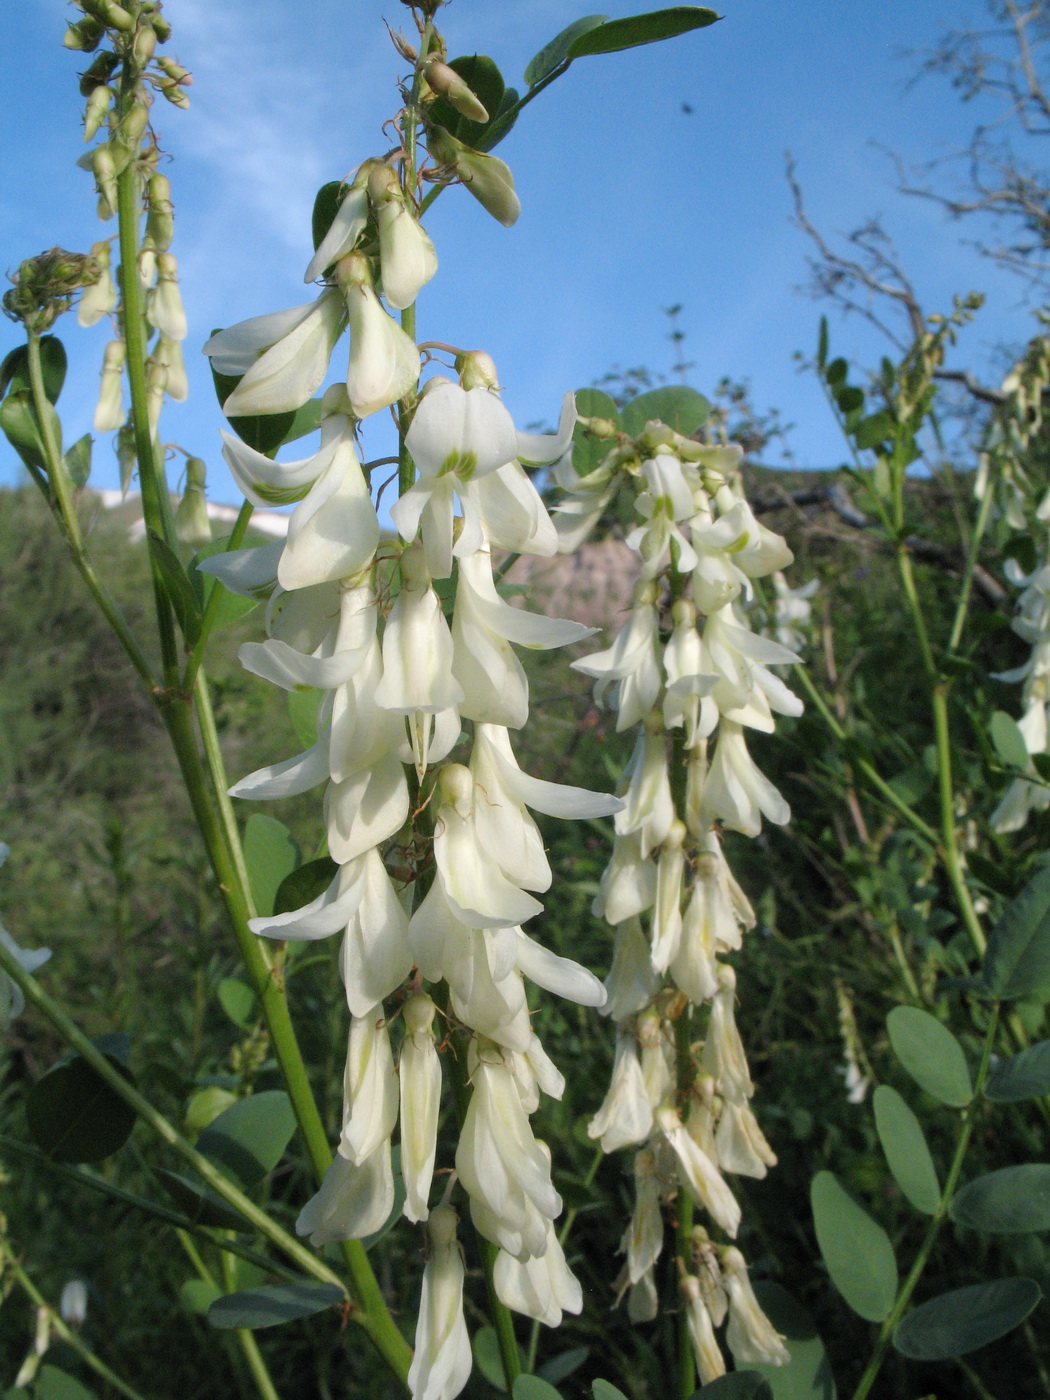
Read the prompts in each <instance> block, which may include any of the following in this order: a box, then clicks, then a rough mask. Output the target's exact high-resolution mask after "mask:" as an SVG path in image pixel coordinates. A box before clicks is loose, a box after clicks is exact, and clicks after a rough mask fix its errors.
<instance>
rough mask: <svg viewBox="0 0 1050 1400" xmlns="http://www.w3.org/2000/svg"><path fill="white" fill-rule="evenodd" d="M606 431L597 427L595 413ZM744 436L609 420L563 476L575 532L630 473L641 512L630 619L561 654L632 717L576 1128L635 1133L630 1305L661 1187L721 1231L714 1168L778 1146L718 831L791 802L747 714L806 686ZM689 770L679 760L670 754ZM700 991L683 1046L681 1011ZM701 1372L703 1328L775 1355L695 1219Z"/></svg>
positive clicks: (651, 1250) (736, 894)
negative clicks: (590, 1073) (591, 1089)
mask: <svg viewBox="0 0 1050 1400" xmlns="http://www.w3.org/2000/svg"><path fill="white" fill-rule="evenodd" d="M592 426H593V430H594V432H595V435H597V436H599V437H605V438H609V437H610V436H612V434H611V433H610V425H608V424H605V423H596V424H593V425H592ZM739 457H740V450H739V448H736V447H734V446H705V445H702V444H700V443H698V442H695V441H693V440H691V439H686V438H683V437H681V436H680V435H679V434H677V433H675V432H673V431H672V430H671V429H669V428H667V427H665V426H664V425H663V424H659V423H649V424H647V425H646V428H645V431H644V433H643V434H642V436H641V437H640V438H638V439H637V440H634V439H631V438H629V437H627V436H626V435H625V434H619V435H618V440H617V441H616V442H615V443H614V444H613V445H612V446H611V449H610V451H609V453H608V455H607V456H606V458H605V460H604V461H603V462H602V463H601V465H599V466H598V467H597V468H596V469H594V470H592V471H591V472H590V473H589V474H588V475H586V476H584V477H581V478H576V477H575V476H574V475H573V472H572V468H571V466H569V465H568V464H567V463H563V464H562V465H561V466H560V467H559V469H558V479H559V483H560V484H561V486H562V487H563V489H564V490H565V492H566V495H565V499H564V501H563V502H562V504H561V505H560V506H559V508H558V510H557V512H556V515H555V523H556V526H557V528H558V531H559V534H560V536H561V540H562V547H563V548H564V549H566V550H568V549H573V548H575V547H576V545H577V544H578V543H579V542H580V541H581V540H582V539H583V538H585V536H586V533H587V532H588V530H589V529H590V528H591V526H592V525H593V523H594V522H595V521H596V520H597V519H598V518H599V517H600V515H601V513H602V511H603V510H604V509H605V508H606V506H607V505H608V504H609V502H610V501H611V500H612V498H613V496H614V495H615V493H616V492H617V491H619V490H621V489H623V488H624V487H625V486H627V485H633V487H634V489H635V491H636V492H637V495H636V500H635V509H636V513H637V515H638V517H639V518H640V523H639V524H638V525H637V527H636V528H635V529H634V530H633V532H632V533H631V534H629V535H628V537H627V543H628V544H629V545H630V546H631V547H632V548H633V549H634V550H636V551H637V553H638V554H639V555H640V557H641V561H642V567H641V578H640V579H639V582H638V583H637V585H636V587H635V592H634V601H633V607H632V609H631V613H630V616H629V618H628V620H627V622H626V624H625V625H624V627H623V628H622V630H621V631H620V633H619V635H618V636H617V637H616V639H615V641H614V642H613V644H612V646H611V647H609V648H608V649H607V650H606V651H603V652H599V653H598V654H597V655H594V656H590V657H587V658H586V659H584V660H578V661H575V662H574V663H573V665H574V666H575V667H576V668H577V669H578V670H580V671H582V672H583V673H584V674H586V675H588V676H592V677H594V679H595V681H596V688H595V694H596V697H597V699H598V700H599V701H603V700H604V701H605V702H606V703H607V704H609V706H610V708H612V709H613V710H615V712H616V716H617V718H616V727H617V729H618V730H620V731H625V730H633V731H634V732H635V734H636V740H635V746H634V752H633V754H632V756H631V759H630V761H629V763H628V765H627V768H626V769H625V771H624V774H623V778H622V780H621V786H620V789H619V791H620V792H621V795H622V796H623V799H624V808H623V810H622V811H621V812H619V813H618V814H617V816H616V820H615V833H616V834H615V838H614V842H613V851H612V856H611V859H610V861H609V864H608V866H607V868H606V870H605V873H604V875H603V877H602V881H601V886H600V889H599V893H598V895H597V898H596V899H595V903H594V911H595V913H596V914H597V915H599V916H600V917H603V918H604V919H606V920H607V921H608V922H609V923H610V924H611V925H612V926H613V928H614V929H615V940H614V951H613V960H612V968H611V971H610V973H609V977H608V979H607V981H606V988H607V991H608V1001H607V1002H606V1006H605V1013H606V1014H607V1015H608V1016H610V1017H611V1019H612V1020H613V1021H614V1022H615V1023H616V1026H617V1039H616V1054H615V1062H614V1066H613V1072H612V1082H611V1085H610V1088H609V1092H608V1094H607V1095H606V1098H605V1101H604V1103H603V1104H602V1105H601V1107H600V1109H599V1110H598V1112H597V1113H596V1115H595V1117H594V1118H593V1120H592V1122H591V1124H590V1127H589V1132H590V1135H591V1136H592V1137H594V1138H597V1139H600V1141H601V1145H602V1147H603V1148H604V1150H605V1151H606V1152H611V1151H614V1150H615V1149H616V1148H619V1147H627V1146H631V1147H634V1148H635V1157H634V1178H635V1193H636V1194H635V1200H636V1204H635V1209H634V1213H633V1215H632V1217H631V1220H630V1223H629V1224H628V1226H627V1229H626V1230H625V1232H624V1236H623V1240H622V1242H621V1250H622V1252H623V1253H624V1254H625V1255H626V1263H625V1266H624V1269H623V1272H622V1274H621V1276H620V1280H619V1289H620V1295H621V1296H622V1294H623V1293H624V1292H626V1291H628V1290H629V1297H628V1304H627V1306H628V1312H629V1314H630V1317H631V1318H632V1320H634V1321H644V1320H648V1319H651V1318H652V1317H654V1316H655V1315H656V1312H657V1309H658V1296H657V1288H656V1283H655V1278H654V1266H655V1264H656V1262H657V1259H658V1258H659V1256H660V1254H661V1252H662V1249H663V1244H664V1224H663V1218H662V1214H661V1202H663V1201H669V1200H670V1199H671V1198H673V1197H674V1196H675V1195H676V1193H677V1192H678V1191H679V1190H684V1191H685V1192H687V1193H688V1195H689V1197H691V1198H692V1200H693V1201H694V1202H695V1203H696V1204H697V1205H699V1206H702V1207H703V1208H704V1210H705V1211H706V1212H707V1214H708V1216H709V1217H710V1219H711V1221H712V1222H713V1224H714V1226H717V1227H718V1229H719V1230H721V1231H722V1232H723V1233H724V1234H725V1235H727V1236H728V1237H729V1238H730V1239H734V1238H735V1237H736V1234H737V1230H738V1227H739V1224H740V1218H741V1212H740V1206H739V1204H738V1202H737V1200H736V1198H735V1196H734V1195H733V1192H732V1190H731V1189H730V1187H729V1185H728V1184H727V1182H726V1179H725V1177H726V1174H734V1173H739V1174H743V1175H746V1176H752V1177H764V1176H765V1175H766V1172H767V1170H768V1168H769V1167H770V1166H772V1165H774V1164H775V1162H776V1158H775V1156H774V1154H773V1152H772V1150H771V1149H770V1147H769V1144H768V1143H767V1141H766V1139H765V1137H764V1135H763V1133H762V1130H761V1128H760V1127H759V1125H758V1122H757V1120H756V1118H755V1116H754V1113H753V1112H752V1109H751V1106H750V1101H751V1098H752V1095H753V1093H754V1086H753V1084H752V1081H751V1076H750V1073H749V1070H748V1064H747V1058H746V1055H745V1052H744V1047H743V1043H742V1041H741V1038H740V1034H739V1032H738V1030H737V1026H736V1021H735V1014H734V1007H735V1001H736V973H735V971H734V969H733V967H732V966H731V965H730V964H729V962H727V961H725V958H726V956H727V955H728V954H731V953H733V952H736V951H737V950H739V949H740V947H741V943H742V937H743V934H744V933H745V932H746V931H747V930H748V929H750V928H751V927H752V926H753V925H754V923H755V916H754V913H753V912H752V909H751V906H750V904H749V902H748V900H747V898H746V896H745V895H744V893H743V891H742V890H741V889H740V886H739V885H738V884H737V882H736V880H735V879H734V878H733V874H732V872H731V870H730V869H729V866H728V864H727V862H726V858H725V855H724V853H723V850H722V842H721V835H720V832H721V830H722V829H729V830H733V831H739V832H742V833H743V834H744V835H747V836H757V835H758V833H759V831H760V830H761V825H762V818H763V817H765V818H766V820H768V821H771V822H775V823H784V822H786V821H787V820H788V819H789V815H790V813H789V809H788V806H787V803H786V802H785V801H784V799H783V797H782V796H781V795H780V793H779V792H778V791H777V789H776V788H775V787H774V786H773V784H772V783H771V782H770V781H769V780H768V779H767V778H766V777H765V776H764V775H763V774H762V773H761V771H760V770H759V768H758V767H757V765H756V764H755V762H754V760H753V759H752V757H751V755H750V753H749V752H748V747H747V739H746V732H747V730H748V729H752V730H757V731H759V732H760V733H769V732H771V731H772V730H773V727H774V715H775V714H782V715H798V714H800V713H801V709H802V706H801V702H800V701H799V700H798V699H797V697H796V696H795V695H794V694H793V693H792V692H791V691H790V690H789V689H788V687H787V686H786V685H785V684H784V682H783V680H781V679H780V677H779V676H778V675H776V674H775V672H774V671H773V670H772V669H771V668H772V667H776V666H781V665H784V664H785V663H788V662H792V661H795V660H797V657H796V655H795V653H794V652H793V651H791V650H789V649H788V648H787V647H785V646H784V645H782V643H781V642H779V641H774V640H772V639H769V638H766V637H763V636H760V635H758V634H756V633H755V632H754V631H752V629H751V627H750V626H749V624H748V619H747V614H746V611H745V609H744V606H743V605H744V603H745V602H746V601H747V600H748V598H749V597H750V596H751V593H752V580H754V579H759V578H763V577H766V576H768V575H770V574H773V573H774V572H775V571H777V570H779V569H780V568H782V567H783V566H784V565H786V564H788V563H790V561H791V553H790V551H789V550H788V548H787V546H786V545H785V543H784V541H783V540H782V539H781V538H780V537H779V536H778V535H775V534H773V533H772V532H771V531H770V530H768V529H766V528H765V527H764V526H762V525H761V524H760V523H759V522H758V521H757V520H756V519H755V516H754V514H753V513H752V511H751V509H750V507H749V506H748V504H747V502H746V500H745V499H744V498H743V496H742V495H741V494H740V492H739V488H738V485H737V482H738V473H737V470H736V468H737V464H738V460H739ZM683 768H684V773H683V772H682V769H683ZM701 1005H704V1006H707V1007H708V1008H709V1009H708V1015H707V1024H706V1032H705V1035H704V1038H703V1040H702V1042H699V1043H696V1044H694V1043H692V1040H691V1034H690V1031H689V1029H688V1024H689V1022H688V1016H689V1011H688V1009H687V1008H692V1007H697V1006H701ZM679 1266H680V1269H681V1271H682V1296H683V1302H684V1304H685V1306H686V1308H687V1316H688V1321H689V1328H690V1334H691V1336H692V1338H693V1342H694V1351H695V1355H696V1362H697V1366H698V1369H699V1373H700V1378H701V1381H702V1382H704V1383H706V1382H708V1381H710V1380H713V1379H714V1378H715V1377H716V1376H718V1375H721V1374H722V1373H723V1372H724V1370H725V1362H724V1360H723V1358H722V1354H721V1351H720V1349H719V1346H718V1344H717V1341H716V1338H715V1334H714V1328H715V1327H717V1326H718V1325H720V1324H721V1322H722V1321H723V1320H724V1319H725V1317H726V1315H727V1312H728V1316H729V1329H728V1333H727V1341H728V1344H729V1346H730V1349H731V1350H732V1351H733V1352H734V1354H735V1355H736V1357H737V1360H738V1361H740V1362H742V1363H745V1364H746V1363H747V1362H754V1361H764V1362H770V1363H780V1362H783V1361H785V1360H786V1359H787V1352H786V1350H785V1348H784V1346H783V1343H782V1341H781V1340H780V1338H778V1337H777V1335H776V1333H775V1332H774V1331H773V1329H772V1327H770V1325H769V1323H768V1322H767V1321H766V1320H765V1319H764V1318H763V1316H762V1314H761V1312H760V1310H759V1309H758V1305H757V1303H756V1302H755V1300H754V1295H753V1294H752V1292H751V1289H750V1285H749V1284H748V1282H747V1270H746V1267H745V1265H744V1260H743V1257H742V1255H741V1254H740V1252H739V1250H737V1249H736V1248H735V1247H733V1246H731V1245H727V1246H720V1245H716V1244H715V1243H713V1242H712V1241H711V1239H710V1237H709V1235H708V1233H707V1231H706V1230H705V1229H704V1228H703V1227H697V1229H696V1231H694V1235H693V1243H692V1250H691V1255H690V1257H683V1258H680V1259H679Z"/></svg>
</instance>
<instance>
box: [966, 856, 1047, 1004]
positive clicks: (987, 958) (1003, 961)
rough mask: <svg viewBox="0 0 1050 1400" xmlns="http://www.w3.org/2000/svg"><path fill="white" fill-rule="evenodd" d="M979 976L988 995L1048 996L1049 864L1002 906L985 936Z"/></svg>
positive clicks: (1006, 998) (1014, 996)
mask: <svg viewBox="0 0 1050 1400" xmlns="http://www.w3.org/2000/svg"><path fill="white" fill-rule="evenodd" d="M981 975H982V977H983V979H984V985H985V989H986V991H987V992H988V995H989V996H993V997H1003V998H1004V999H1005V1000H1007V1001H1013V1000H1016V999H1017V998H1020V997H1036V998H1038V999H1039V1000H1040V1001H1046V1000H1047V999H1048V998H1050V866H1048V867H1047V868H1045V869H1043V870H1040V871H1039V873H1038V874H1037V875H1036V876H1034V877H1033V879H1031V880H1030V881H1029V882H1028V884H1027V885H1025V887H1024V889H1023V890H1022V891H1021V893H1020V894H1019V895H1018V896H1017V898H1016V899H1015V900H1014V901H1013V903H1012V904H1008V905H1007V906H1006V908H1005V910H1004V911H1003V913H1002V915H1001V916H1000V918H999V920H998V922H997V923H996V925H995V927H994V928H993V929H992V931H991V933H990V934H989V936H988V949H987V951H986V952H985V955H984V967H983V969H982V973H981Z"/></svg>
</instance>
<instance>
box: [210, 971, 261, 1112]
mask: <svg viewBox="0 0 1050 1400" xmlns="http://www.w3.org/2000/svg"><path fill="white" fill-rule="evenodd" d="M215 993H216V996H218V998H219V1005H220V1006H221V1007H222V1009H223V1011H225V1012H226V1015H227V1016H229V1018H230V1020H231V1021H232V1022H233V1024H234V1025H235V1026H240V1028H241V1030H242V1031H243V1030H247V1029H248V1027H249V1026H250V1025H251V1024H252V1022H253V1021H254V1020H255V1018H256V1016H257V1014H258V1008H257V1007H256V1003H255V993H254V992H253V991H252V989H251V987H249V986H248V984H247V982H242V981H241V980H240V978H238V977H224V978H223V979H222V981H221V982H220V983H219V985H218V986H217V987H216V989H215ZM205 1092H207V1091H205ZM219 1092H220V1093H221V1092H222V1091H221V1090H220V1091H219ZM216 1117H218V1115H216ZM208 1121H209V1122H212V1121H213V1120H212V1119H209V1120H208ZM205 1126H207V1125H205Z"/></svg>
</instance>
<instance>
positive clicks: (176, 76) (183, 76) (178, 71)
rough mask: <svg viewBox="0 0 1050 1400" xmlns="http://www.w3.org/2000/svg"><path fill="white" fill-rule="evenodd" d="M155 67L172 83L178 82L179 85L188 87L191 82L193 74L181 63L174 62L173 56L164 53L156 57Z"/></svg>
mask: <svg viewBox="0 0 1050 1400" xmlns="http://www.w3.org/2000/svg"><path fill="white" fill-rule="evenodd" d="M157 67H158V68H159V69H160V70H161V72H162V73H164V74H165V75H166V76H167V77H169V78H170V79H171V81H172V82H173V83H178V84H179V85H180V86H181V87H189V86H190V85H191V84H192V82H193V74H192V73H191V72H190V70H189V69H188V68H184V67H183V66H182V64H181V63H176V61H175V60H174V59H173V58H168V57H167V55H164V56H163V57H161V58H158V59H157Z"/></svg>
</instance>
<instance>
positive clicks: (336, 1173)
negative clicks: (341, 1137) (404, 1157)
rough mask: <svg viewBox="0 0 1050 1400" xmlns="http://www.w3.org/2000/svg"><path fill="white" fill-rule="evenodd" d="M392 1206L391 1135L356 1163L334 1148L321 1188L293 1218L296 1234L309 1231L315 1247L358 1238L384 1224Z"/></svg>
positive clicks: (373, 1231)
mask: <svg viewBox="0 0 1050 1400" xmlns="http://www.w3.org/2000/svg"><path fill="white" fill-rule="evenodd" d="M393 1208H394V1172H393V1167H392V1165H391V1160H390V1139H389V1138H387V1139H386V1140H385V1141H383V1142H382V1143H380V1145H379V1146H378V1147H377V1148H376V1150H375V1151H374V1152H373V1153H372V1155H371V1157H368V1158H366V1159H365V1161H363V1162H362V1163H361V1164H360V1165H359V1166H355V1165H354V1164H353V1162H349V1161H347V1159H346V1158H345V1157H344V1156H343V1155H342V1153H340V1152H337V1153H336V1154H335V1156H334V1157H333V1159H332V1165H331V1166H330V1167H329V1168H328V1170H327V1171H326V1172H325V1174H324V1180H323V1181H322V1182H321V1188H320V1190H319V1191H317V1192H316V1194H315V1195H313V1196H311V1197H310V1199H309V1200H308V1201H307V1203H306V1205H305V1206H303V1208H302V1210H301V1211H300V1212H299V1218H298V1219H297V1220H296V1222H295V1233H296V1234H297V1235H309V1236H310V1243H311V1244H312V1245H313V1246H314V1248H315V1249H321V1248H322V1247H323V1246H324V1245H326V1244H331V1243H332V1242H333V1240H360V1239H364V1238H365V1236H366V1235H374V1234H375V1232H376V1231H377V1230H381V1229H382V1227H383V1226H384V1225H385V1224H386V1222H387V1220H388V1218H389V1216H390V1212H391V1211H392V1210H393Z"/></svg>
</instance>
